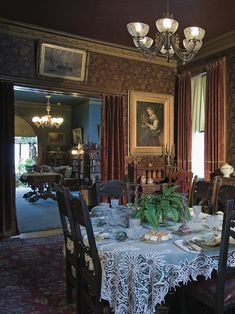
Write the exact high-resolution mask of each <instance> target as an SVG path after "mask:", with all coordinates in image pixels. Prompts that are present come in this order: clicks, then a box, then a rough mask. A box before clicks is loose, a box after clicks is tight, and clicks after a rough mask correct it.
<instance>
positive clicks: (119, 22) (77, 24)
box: [0, 0, 235, 47]
mask: <svg viewBox="0 0 235 314" xmlns="http://www.w3.org/2000/svg"><path fill="white" fill-rule="evenodd" d="M165 8H166V0H135V1H131V0H118V1H112V0H50V1H45V0H44V1H37V4H35V3H34V1H32V0H21V1H16V0H7V1H1V4H0V17H2V18H7V19H12V20H16V21H19V22H24V23H29V24H33V25H37V26H43V27H46V28H51V29H54V30H59V31H63V32H68V33H71V34H75V35H79V36H85V37H88V38H91V39H96V40H102V41H107V42H112V43H116V44H121V45H125V46H131V47H132V46H133V43H132V39H131V36H130V35H129V34H128V32H127V29H126V24H127V23H128V22H133V21H141V22H145V23H147V24H149V25H150V34H149V35H151V36H152V37H153V36H154V34H155V30H156V28H155V20H156V19H158V18H160V17H162V13H163V12H164V11H165ZM170 11H171V12H172V13H173V14H174V18H175V19H176V20H177V21H178V22H179V34H180V35H181V38H182V37H183V35H182V32H183V29H184V28H185V27H187V26H200V27H202V28H204V29H205V30H206V36H205V40H204V41H205V42H207V41H209V40H211V39H214V38H216V37H218V36H221V35H223V34H225V33H227V32H230V31H232V30H234V29H235V18H234V12H235V1H234V0H170Z"/></svg>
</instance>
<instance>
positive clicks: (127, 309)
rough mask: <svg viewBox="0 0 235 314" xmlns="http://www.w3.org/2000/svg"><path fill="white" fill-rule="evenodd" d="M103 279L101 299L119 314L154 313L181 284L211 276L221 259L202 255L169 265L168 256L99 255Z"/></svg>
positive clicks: (233, 258)
mask: <svg viewBox="0 0 235 314" xmlns="http://www.w3.org/2000/svg"><path fill="white" fill-rule="evenodd" d="M99 255H100V259H101V264H102V270H103V279H102V292H101V297H102V298H103V299H105V300H108V301H109V303H110V305H111V307H112V308H113V309H114V311H115V313H116V314H136V313H138V314H141V313H145V314H152V313H154V312H155V307H156V305H158V304H161V303H162V302H164V298H165V296H166V294H167V293H168V291H169V290H170V289H171V288H176V287H177V286H179V284H180V283H183V284H187V283H188V282H189V281H191V280H197V276H199V275H204V276H205V277H206V278H210V277H211V273H212V271H213V269H216V268H217V266H218V256H213V255H212V256H207V255H205V254H204V253H200V254H198V255H196V256H195V258H193V259H192V260H189V259H188V258H186V259H185V260H184V261H182V262H180V264H178V265H175V264H167V262H166V259H165V255H164V254H159V253H145V254H142V253H141V251H139V252H138V250H137V251H136V250H135V249H134V250H131V249H130V248H129V249H128V250H126V249H125V248H123V249H119V250H118V251H117V250H112V251H108V252H104V251H100V252H99ZM228 264H229V265H231V266H235V251H233V252H231V253H229V257H228Z"/></svg>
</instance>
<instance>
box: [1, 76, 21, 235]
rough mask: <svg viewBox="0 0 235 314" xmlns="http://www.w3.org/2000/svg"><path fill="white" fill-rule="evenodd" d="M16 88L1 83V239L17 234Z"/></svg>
mask: <svg viewBox="0 0 235 314" xmlns="http://www.w3.org/2000/svg"><path fill="white" fill-rule="evenodd" d="M14 121H15V107H14V86H13V84H12V83H10V82H5V81H0V139H1V140H0V150H1V153H0V169H1V175H0V238H1V239H2V238H7V237H10V236H13V235H15V234H16V229H17V228H16V207H15V165H14V156H15V154H14V132H15V127H14Z"/></svg>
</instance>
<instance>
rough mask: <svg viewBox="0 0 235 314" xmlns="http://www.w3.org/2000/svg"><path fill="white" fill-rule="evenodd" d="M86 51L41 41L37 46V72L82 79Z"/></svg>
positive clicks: (69, 78)
mask: <svg viewBox="0 0 235 314" xmlns="http://www.w3.org/2000/svg"><path fill="white" fill-rule="evenodd" d="M85 69H86V51H83V50H79V49H74V48H66V47H61V46H57V45H51V44H45V43H42V44H40V46H39V74H40V75H43V76H49V77H60V78H63V79H68V80H75V81H84V79H85Z"/></svg>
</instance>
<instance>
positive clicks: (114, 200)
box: [110, 198, 119, 211]
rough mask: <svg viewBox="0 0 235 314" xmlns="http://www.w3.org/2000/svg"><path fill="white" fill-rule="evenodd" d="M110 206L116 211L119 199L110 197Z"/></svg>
mask: <svg viewBox="0 0 235 314" xmlns="http://www.w3.org/2000/svg"><path fill="white" fill-rule="evenodd" d="M110 204H111V207H112V208H113V209H114V210H115V211H116V209H117V208H118V205H119V199H118V198H111V200H110Z"/></svg>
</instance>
